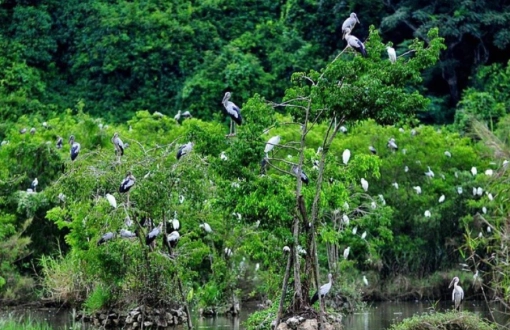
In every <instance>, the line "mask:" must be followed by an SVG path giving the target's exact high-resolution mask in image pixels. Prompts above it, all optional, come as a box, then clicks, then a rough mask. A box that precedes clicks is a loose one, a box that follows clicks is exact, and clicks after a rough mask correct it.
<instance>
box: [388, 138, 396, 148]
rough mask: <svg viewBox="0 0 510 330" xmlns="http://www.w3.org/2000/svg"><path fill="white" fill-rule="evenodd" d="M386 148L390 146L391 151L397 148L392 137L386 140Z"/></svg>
mask: <svg viewBox="0 0 510 330" xmlns="http://www.w3.org/2000/svg"><path fill="white" fill-rule="evenodd" d="M388 148H390V149H391V150H393V151H395V150H398V146H397V143H396V142H395V139H394V138H391V139H389V140H388Z"/></svg>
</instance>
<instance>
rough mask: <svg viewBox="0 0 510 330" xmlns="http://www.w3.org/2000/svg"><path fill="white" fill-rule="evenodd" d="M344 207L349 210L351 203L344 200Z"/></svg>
mask: <svg viewBox="0 0 510 330" xmlns="http://www.w3.org/2000/svg"><path fill="white" fill-rule="evenodd" d="M342 207H343V209H344V210H346V211H349V209H350V207H349V203H347V202H344V205H342Z"/></svg>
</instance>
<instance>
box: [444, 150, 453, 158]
mask: <svg viewBox="0 0 510 330" xmlns="http://www.w3.org/2000/svg"><path fill="white" fill-rule="evenodd" d="M444 155H445V156H446V157H448V158H450V157H452V154H451V153H450V152H449V151H445V152H444Z"/></svg>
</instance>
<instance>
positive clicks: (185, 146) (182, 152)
mask: <svg viewBox="0 0 510 330" xmlns="http://www.w3.org/2000/svg"><path fill="white" fill-rule="evenodd" d="M193 144H194V143H193V142H188V143H186V144H183V145H181V146H180V147H179V150H177V156H176V157H177V160H179V159H181V157H182V156H184V155H186V154H188V153H189V152H190V151H191V149H193Z"/></svg>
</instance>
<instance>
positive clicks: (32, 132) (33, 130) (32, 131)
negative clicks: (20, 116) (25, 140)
mask: <svg viewBox="0 0 510 330" xmlns="http://www.w3.org/2000/svg"><path fill="white" fill-rule="evenodd" d="M30 134H32V135H34V134H35V127H32V128H31V129H30Z"/></svg>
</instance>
